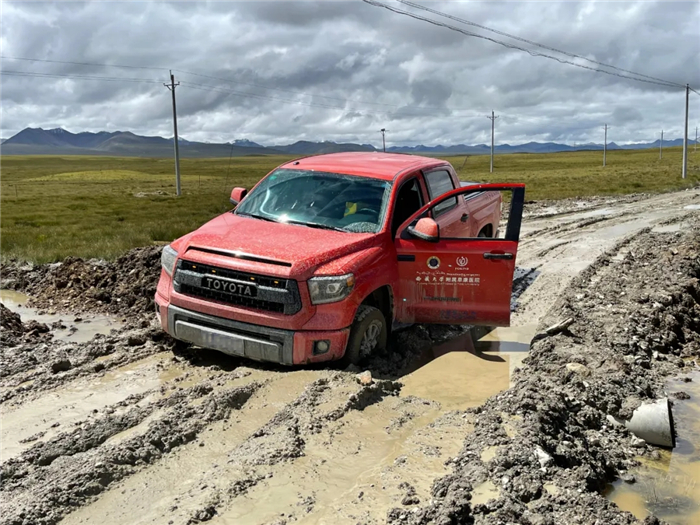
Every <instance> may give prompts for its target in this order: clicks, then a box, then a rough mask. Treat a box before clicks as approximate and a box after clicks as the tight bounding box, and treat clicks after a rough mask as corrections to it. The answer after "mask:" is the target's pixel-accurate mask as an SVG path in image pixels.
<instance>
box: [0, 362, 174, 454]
mask: <svg viewBox="0 0 700 525" xmlns="http://www.w3.org/2000/svg"><path fill="white" fill-rule="evenodd" d="M168 360H169V356H166V355H163V354H161V355H155V356H152V357H148V358H146V359H142V360H139V361H134V362H132V363H129V364H128V365H125V366H122V367H120V368H116V369H114V370H111V371H109V372H106V373H105V374H104V375H102V376H101V377H99V378H91V379H90V380H83V381H77V382H75V383H74V384H73V385H72V386H71V387H70V388H65V389H63V390H60V391H56V392H50V393H47V394H45V395H43V396H41V397H39V398H37V399H34V400H32V401H29V402H28V403H25V404H23V405H22V406H21V407H19V408H16V409H12V410H7V409H4V410H3V411H2V430H1V431H0V435H1V436H2V439H1V443H0V457H1V458H2V461H7V460H8V459H10V458H12V457H15V456H17V455H18V454H20V453H22V451H24V450H26V449H27V448H29V447H30V446H32V445H33V444H34V441H36V439H38V438H39V437H40V438H41V439H42V440H47V439H49V438H51V437H52V436H54V435H58V434H59V433H61V432H65V431H66V430H67V429H70V428H71V425H73V424H75V423H76V422H80V421H83V420H84V419H85V418H86V417H88V416H89V415H91V414H97V413H99V412H100V411H101V410H102V409H103V408H104V407H106V406H109V405H113V404H116V403H119V402H121V401H124V400H125V399H126V398H128V397H129V396H131V395H138V394H143V393H145V392H148V391H149V390H153V389H156V388H157V387H160V386H161V385H163V384H164V383H166V382H168V381H171V380H175V379H177V378H179V377H180V376H183V375H185V374H186V370H185V369H184V368H177V367H170V368H168V364H167V363H168ZM154 372H155V373H154ZM35 438H36V439H35Z"/></svg>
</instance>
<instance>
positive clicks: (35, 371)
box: [0, 310, 172, 404]
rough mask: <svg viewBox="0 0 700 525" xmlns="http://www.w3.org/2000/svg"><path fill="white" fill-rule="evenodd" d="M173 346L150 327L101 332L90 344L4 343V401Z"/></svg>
mask: <svg viewBox="0 0 700 525" xmlns="http://www.w3.org/2000/svg"><path fill="white" fill-rule="evenodd" d="M8 311H9V310H8ZM149 324H150V323H149ZM171 346H172V340H171V338H170V337H169V336H167V335H166V334H164V333H163V332H162V331H161V330H158V329H156V328H152V327H150V326H149V328H142V329H136V330H134V329H124V330H121V331H118V332H117V333H113V334H112V335H109V336H105V335H101V334H98V335H96V336H95V337H94V338H93V339H92V340H91V341H89V342H86V343H72V342H55V341H51V340H39V341H36V340H24V341H23V342H22V343H20V344H19V345H16V346H5V345H2V347H1V348H0V387H2V392H1V393H0V403H2V404H6V403H10V402H11V403H12V404H18V403H22V402H25V401H27V400H28V399H31V398H33V397H36V396H37V395H39V394H41V393H43V392H45V391H47V390H51V389H55V388H57V387H59V386H61V385H63V384H65V383H68V382H70V381H73V380H75V379H78V378H80V377H88V376H99V375H100V374H104V373H105V372H107V371H109V370H111V369H114V368H117V367H120V366H123V365H125V364H128V363H131V362H134V361H138V360H139V359H143V358H145V357H148V356H150V355H153V354H156V353H158V352H163V351H167V350H169V349H170V347H171Z"/></svg>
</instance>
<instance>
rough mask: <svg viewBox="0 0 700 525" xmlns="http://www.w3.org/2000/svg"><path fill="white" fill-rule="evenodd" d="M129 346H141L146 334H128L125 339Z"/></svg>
mask: <svg viewBox="0 0 700 525" xmlns="http://www.w3.org/2000/svg"><path fill="white" fill-rule="evenodd" d="M126 344H128V345H129V346H142V345H145V344H146V336H145V335H143V334H133V335H130V336H129V338H128V339H127V341H126Z"/></svg>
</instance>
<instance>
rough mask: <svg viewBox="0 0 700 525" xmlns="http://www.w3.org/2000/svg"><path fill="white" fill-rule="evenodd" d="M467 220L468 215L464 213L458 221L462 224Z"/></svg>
mask: <svg viewBox="0 0 700 525" xmlns="http://www.w3.org/2000/svg"><path fill="white" fill-rule="evenodd" d="M467 219H469V214H468V213H464V214H463V215H462V216H461V217H460V218H459V220H460V221H462V222H467Z"/></svg>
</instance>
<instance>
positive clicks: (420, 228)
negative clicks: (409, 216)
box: [408, 217, 440, 242]
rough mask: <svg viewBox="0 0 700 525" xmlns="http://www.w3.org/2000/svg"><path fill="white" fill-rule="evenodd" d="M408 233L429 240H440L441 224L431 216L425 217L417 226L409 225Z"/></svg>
mask: <svg viewBox="0 0 700 525" xmlns="http://www.w3.org/2000/svg"><path fill="white" fill-rule="evenodd" d="M408 233H410V234H411V235H413V236H414V237H416V238H418V239H421V240H424V241H428V242H438V241H439V240H440V226H438V223H437V222H435V221H434V220H433V219H431V218H430V217H423V218H422V219H420V220H419V221H418V222H417V223H416V225H415V226H409V227H408Z"/></svg>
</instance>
